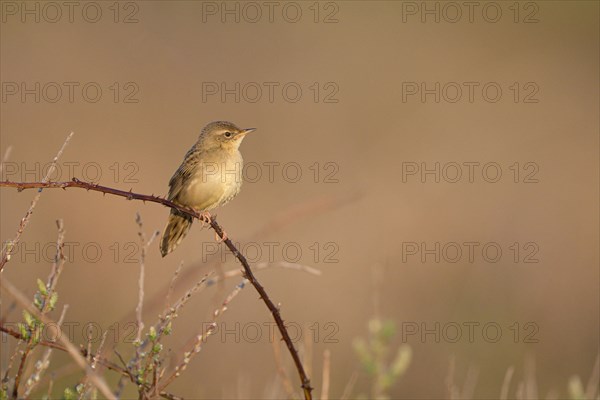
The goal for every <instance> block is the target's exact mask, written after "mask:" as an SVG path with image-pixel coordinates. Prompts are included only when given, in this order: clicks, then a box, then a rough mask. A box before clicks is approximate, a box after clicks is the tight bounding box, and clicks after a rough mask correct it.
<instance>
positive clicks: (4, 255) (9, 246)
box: [0, 132, 73, 272]
mask: <svg viewBox="0 0 600 400" xmlns="http://www.w3.org/2000/svg"><path fill="white" fill-rule="evenodd" d="M72 136H73V132H71V133H70V134H69V135H68V136H67V138H66V139H65V141H64V143H63V145H62V146H61V148H60V150H59V151H58V153H57V154H56V156H55V157H54V159H53V160H52V163H51V164H50V168H48V172H47V173H46V176H45V177H44V179H42V183H46V182H47V181H48V179H50V177H51V176H52V174H53V173H54V170H55V169H56V162H57V161H58V159H59V158H60V156H61V155H62V153H63V151H64V150H65V147H67V144H68V143H69V140H71V137H72ZM41 195H42V188H40V190H38V192H37V194H36V195H35V197H34V198H33V201H32V202H31V205H30V206H29V209H28V210H27V212H26V213H25V216H24V217H23V218H22V219H21V223H20V224H19V228H18V229H17V234H16V235H15V238H14V239H13V240H12V241H10V242H9V243H7V245H6V246H5V247H4V248H3V249H2V258H1V259H0V272H2V269H4V265H5V264H6V263H7V262H8V260H9V259H10V252H11V251H12V249H13V248H14V246H16V245H17V244H18V243H19V240H20V239H21V235H22V234H23V231H24V230H25V227H26V226H27V224H28V223H29V218H31V214H33V209H34V208H35V206H36V205H37V203H38V201H39V199H40V196H41Z"/></svg>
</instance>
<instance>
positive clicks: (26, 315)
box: [23, 310, 35, 328]
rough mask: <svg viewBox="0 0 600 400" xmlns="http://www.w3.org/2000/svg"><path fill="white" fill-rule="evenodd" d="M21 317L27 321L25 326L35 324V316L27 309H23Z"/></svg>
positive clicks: (31, 326)
mask: <svg viewBox="0 0 600 400" xmlns="http://www.w3.org/2000/svg"><path fill="white" fill-rule="evenodd" d="M23 319H24V320H25V322H26V323H27V326H29V327H30V328H33V327H34V326H35V318H34V317H33V315H31V314H29V312H28V311H27V310H23Z"/></svg>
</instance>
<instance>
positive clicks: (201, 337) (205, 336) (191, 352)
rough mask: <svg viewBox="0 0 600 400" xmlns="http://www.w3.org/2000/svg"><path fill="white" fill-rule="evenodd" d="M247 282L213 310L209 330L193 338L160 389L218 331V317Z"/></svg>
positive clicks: (161, 388)
mask: <svg viewBox="0 0 600 400" xmlns="http://www.w3.org/2000/svg"><path fill="white" fill-rule="evenodd" d="M247 283H248V281H247V280H246V279H244V280H243V281H242V282H241V283H239V284H238V285H237V286H236V287H235V289H233V291H232V292H231V293H230V294H229V295H228V296H227V297H226V298H225V300H224V301H223V303H222V304H221V306H220V307H219V308H217V309H216V310H215V311H214V312H213V318H212V323H211V324H210V326H209V327H208V329H207V331H206V332H200V333H199V334H197V335H196V337H195V338H194V340H193V346H192V348H191V349H190V350H188V351H185V352H184V353H183V360H182V361H181V362H180V363H179V364H178V365H177V366H176V367H175V369H174V371H173V372H172V373H171V375H169V376H168V377H167V378H165V379H164V382H163V383H161V385H160V387H159V388H158V390H159V391H162V390H163V389H165V388H166V387H167V386H168V385H170V384H171V383H172V382H173V381H174V380H175V378H177V377H178V376H179V375H180V374H181V373H182V372H183V371H185V369H186V368H187V366H188V364H189V363H190V361H191V360H192V357H193V356H194V354H197V353H199V352H200V350H202V344H203V343H204V342H205V341H206V340H207V339H208V337H209V336H211V335H213V334H214V333H215V332H216V328H217V323H216V321H217V318H218V317H219V316H220V315H222V314H223V313H224V312H225V311H227V308H228V305H229V303H230V302H231V301H232V300H233V299H234V298H235V297H236V296H237V295H238V294H239V293H240V292H241V291H242V289H243V288H244V287H245V286H246V284H247ZM203 328H204V327H203Z"/></svg>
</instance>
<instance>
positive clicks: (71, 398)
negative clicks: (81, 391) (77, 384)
mask: <svg viewBox="0 0 600 400" xmlns="http://www.w3.org/2000/svg"><path fill="white" fill-rule="evenodd" d="M76 398H77V396H76V395H75V392H74V391H73V389H71V388H66V389H65V392H64V399H65V400H75V399H76Z"/></svg>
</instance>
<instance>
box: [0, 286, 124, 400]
mask: <svg viewBox="0 0 600 400" xmlns="http://www.w3.org/2000/svg"><path fill="white" fill-rule="evenodd" d="M0 286H2V288H3V289H4V290H6V291H7V292H8V293H10V295H12V296H13V297H14V298H15V300H17V302H19V303H20V304H21V306H22V307H23V308H25V309H27V311H28V312H29V313H30V314H32V315H34V316H35V317H36V318H38V319H40V320H41V321H42V322H43V323H45V324H46V325H50V324H54V325H55V323H54V322H53V321H52V320H51V319H50V318H48V317H47V316H45V315H44V314H42V313H40V312H39V311H38V310H37V309H36V308H35V307H32V306H31V304H29V301H28V300H27V298H26V297H25V295H24V294H23V293H21V292H20V291H19V290H18V289H17V288H16V287H15V286H13V285H12V284H11V283H9V282H8V281H7V280H6V279H0ZM58 329H60V328H58ZM58 338H59V340H60V341H61V342H62V344H63V346H64V348H65V350H66V351H67V352H68V353H69V355H70V356H71V357H72V358H73V360H74V361H75V363H77V365H79V367H80V368H81V369H82V370H84V371H85V373H86V374H87V375H88V376H89V378H90V380H91V382H92V383H93V384H94V386H96V387H97V388H98V389H100V392H102V394H103V395H104V396H105V397H106V398H108V399H111V400H116V399H115V396H114V395H113V394H112V392H111V391H110V388H109V387H108V385H107V383H106V381H105V380H104V378H102V377H101V376H99V375H98V374H97V373H96V372H95V371H94V370H92V369H91V368H90V366H89V365H88V364H87V362H86V361H85V358H83V357H82V356H81V354H80V352H79V350H78V349H77V347H75V345H73V343H71V342H70V341H69V339H67V335H65V333H64V332H62V330H60V331H59V333H58ZM15 386H16V385H15Z"/></svg>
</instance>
